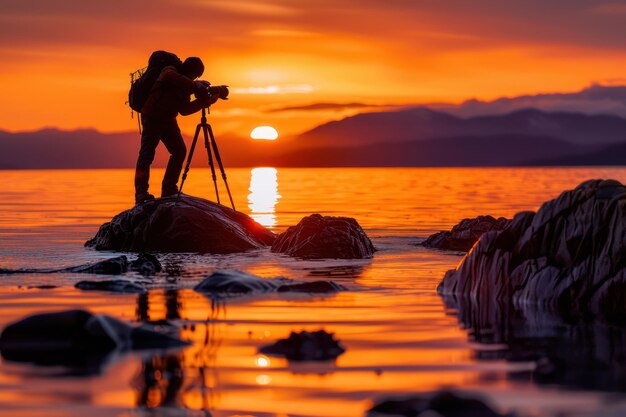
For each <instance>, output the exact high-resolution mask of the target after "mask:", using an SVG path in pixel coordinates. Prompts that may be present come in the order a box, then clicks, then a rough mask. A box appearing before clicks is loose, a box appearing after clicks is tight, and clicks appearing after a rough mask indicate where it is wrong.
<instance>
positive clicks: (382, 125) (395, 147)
mask: <svg viewBox="0 0 626 417" xmlns="http://www.w3.org/2000/svg"><path fill="white" fill-rule="evenodd" d="M186 142H187V144H188V145H190V138H189V137H187V138H186ZM218 143H219V148H220V152H221V155H222V160H223V162H224V164H225V165H226V166H227V167H237V166H258V165H273V166H474V165H475V166H506V165H525V164H529V165H536V164H538V163H544V164H556V165H563V164H571V165H587V164H596V165H602V164H605V161H619V158H618V159H616V156H615V155H614V154H613V153H617V152H620V154H621V150H622V149H623V148H620V147H619V146H617V145H620V144H625V143H626V119H624V118H621V117H619V116H613V115H586V114H581V113H568V112H544V111H541V110H536V109H523V110H518V111H515V112H512V113H508V114H504V115H487V116H477V117H470V118H460V117H457V116H453V115H450V114H447V113H445V112H442V111H436V110H432V109H429V108H423V107H421V108H411V109H404V110H399V111H398V110H396V111H387V112H376V113H364V114H359V115H356V116H353V117H348V118H346V119H343V120H340V121H336V122H330V123H326V124H324V125H321V126H318V127H317V128H315V129H312V130H310V131H308V132H305V133H304V134H302V135H299V136H296V137H281V139H279V140H277V141H275V142H272V141H253V140H251V139H249V138H243V137H237V136H234V135H219V136H218ZM610 146H617V147H616V148H614V149H613V150H611V149H612V148H608V147H610ZM620 146H621V145H620ZM625 146H626V145H625ZM138 148H139V134H138V133H137V132H121V133H101V132H98V131H96V130H93V129H82V130H74V131H63V130H58V129H43V130H39V131H34V132H21V133H9V132H4V131H0V168H1V169H29V168H132V167H134V165H135V161H136V158H137V152H138ZM605 148H607V149H608V150H607V149H605ZM592 156H593V158H592ZM167 157H168V155H167V153H166V152H165V150H164V147H163V146H160V147H159V150H158V151H157V158H156V160H155V163H154V166H164V164H165V161H166V160H167ZM616 163H620V164H621V162H616ZM192 166H200V167H206V166H207V155H206V150H205V149H204V146H203V141H202V139H201V140H200V143H199V144H198V146H197V148H196V152H195V154H194V161H193V165H192Z"/></svg>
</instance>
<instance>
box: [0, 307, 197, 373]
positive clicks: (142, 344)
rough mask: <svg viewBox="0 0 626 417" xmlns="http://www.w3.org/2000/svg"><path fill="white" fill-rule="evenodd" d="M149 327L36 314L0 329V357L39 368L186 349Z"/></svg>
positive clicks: (76, 314)
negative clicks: (142, 351) (129, 353)
mask: <svg viewBox="0 0 626 417" xmlns="http://www.w3.org/2000/svg"><path fill="white" fill-rule="evenodd" d="M187 344H188V343H187V342H184V341H182V340H180V339H178V338H177V337H174V336H172V335H170V334H164V333H160V332H158V331H156V329H155V328H154V327H152V326H145V325H142V326H131V325H130V324H127V323H125V322H122V321H120V320H118V319H116V318H113V317H110V316H107V315H101V314H97V315H96V314H92V313H90V312H88V311H85V310H70V311H62V312H57V313H44V314H36V315H33V316H30V317H27V318H25V319H22V320H20V321H18V322H16V323H13V324H10V325H8V326H7V327H5V328H4V330H3V331H2V334H1V335H0V353H1V354H2V357H3V358H4V359H6V360H10V361H16V362H32V363H36V364H41V365H67V366H72V365H74V364H76V363H77V362H80V363H85V362H91V361H94V360H95V361H101V360H103V358H105V357H106V356H107V354H108V353H110V352H112V351H126V350H133V349H166V348H172V347H182V346H185V345H187Z"/></svg>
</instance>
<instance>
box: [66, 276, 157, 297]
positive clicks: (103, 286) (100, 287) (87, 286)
mask: <svg viewBox="0 0 626 417" xmlns="http://www.w3.org/2000/svg"><path fill="white" fill-rule="evenodd" d="M74 286H75V287H76V288H78V289H79V290H85V291H109V292H119V293H127V294H144V293H146V289H145V288H144V287H142V286H139V285H137V284H135V283H132V282H130V281H126V280H123V279H114V280H107V281H80V282H78V283H76V285H74Z"/></svg>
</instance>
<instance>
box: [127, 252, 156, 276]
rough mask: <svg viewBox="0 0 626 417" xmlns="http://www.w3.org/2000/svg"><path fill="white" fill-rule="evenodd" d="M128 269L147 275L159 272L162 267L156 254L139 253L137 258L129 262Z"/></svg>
mask: <svg viewBox="0 0 626 417" xmlns="http://www.w3.org/2000/svg"><path fill="white" fill-rule="evenodd" d="M129 269H130V270H131V271H135V272H138V273H139V274H140V275H143V276H149V275H154V274H156V273H157V272H161V271H162V270H163V267H162V266H161V262H159V259H158V258H157V257H156V256H154V255H151V254H149V253H140V254H139V255H138V256H137V259H135V260H134V261H132V262H131V263H130V265H129Z"/></svg>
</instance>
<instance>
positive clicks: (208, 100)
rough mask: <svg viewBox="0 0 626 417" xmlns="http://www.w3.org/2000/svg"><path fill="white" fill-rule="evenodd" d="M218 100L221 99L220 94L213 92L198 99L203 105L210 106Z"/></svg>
mask: <svg viewBox="0 0 626 417" xmlns="http://www.w3.org/2000/svg"><path fill="white" fill-rule="evenodd" d="M217 100H219V97H218V96H214V95H211V94H206V95H203V96H201V97H198V101H199V102H200V104H202V107H209V106H211V105H212V104H214V103H215V102H216V101H217Z"/></svg>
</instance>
